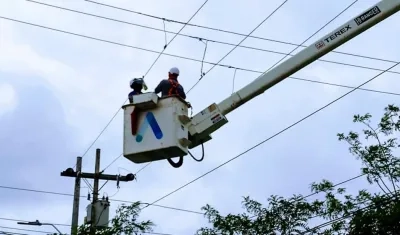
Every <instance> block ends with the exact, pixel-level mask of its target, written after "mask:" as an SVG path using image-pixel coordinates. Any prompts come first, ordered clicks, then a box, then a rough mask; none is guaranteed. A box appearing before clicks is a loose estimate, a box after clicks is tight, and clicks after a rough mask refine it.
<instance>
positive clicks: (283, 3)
mask: <svg viewBox="0 0 400 235" xmlns="http://www.w3.org/2000/svg"><path fill="white" fill-rule="evenodd" d="M287 1H288V0H285V1H283V2H282V3H281V4H280V5H279V6H278V7H277V8H275V10H273V11H272V12H271V13H270V14H269V15H268V16H267V17H266V18H265V19H264V20H262V21H261V22H260V23H259V24H258V25H257V26H256V27H255V28H254V29H253V30H251V32H250V33H248V34H247V35H246V36H245V37H244V38H243V39H242V40H241V41H240V42H239V43H238V44H237V45H235V46H234V47H233V48H232V49H231V50H230V51H229V52H228V53H226V54H225V55H224V56H223V57H222V58H221V59H220V60H219V61H218V62H217V63H216V64H214V65H213V66H212V67H211V68H210V69H209V70H207V72H205V73H204V74H202V76H201V77H200V78H199V80H198V81H197V82H196V83H195V84H194V85H193V86H192V87H191V88H190V89H189V90H188V92H187V93H188V94H189V92H190V91H191V90H192V89H193V88H194V87H196V85H197V84H199V83H200V81H201V80H202V79H203V78H204V76H206V75H207V74H208V73H209V72H210V71H211V70H213V69H214V68H215V67H216V66H217V64H219V63H221V62H222V61H223V60H224V59H225V58H226V57H227V56H228V55H230V54H231V53H232V52H233V51H234V50H235V49H236V48H237V47H238V46H239V45H240V44H242V42H244V41H245V40H246V39H247V38H248V37H249V36H250V35H251V34H252V33H254V31H256V30H257V29H258V28H259V27H260V26H261V25H263V24H264V22H265V21H267V20H268V19H269V18H271V16H273V15H274V14H275V13H276V12H277V11H279V9H281V8H282V7H283V5H285V3H286V2H287Z"/></svg>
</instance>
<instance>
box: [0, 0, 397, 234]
mask: <svg viewBox="0 0 400 235" xmlns="http://www.w3.org/2000/svg"><path fill="white" fill-rule="evenodd" d="M40 1H42V2H46V3H49V4H53V5H57V6H62V7H65V8H69V9H75V10H80V11H84V12H88V13H92V14H98V15H102V16H104V17H109V18H115V19H118V20H121V21H127V22H131V23H135V24H140V25H145V26H151V27H154V28H158V29H163V27H164V26H163V21H162V20H159V19H154V18H150V17H146V16H142V15H138V14H134V13H131V12H126V11H121V10H117V9H111V8H107V7H104V6H99V5H96V4H93V3H89V2H84V1H81V0H74V1H61V0H58V1H56V0H52V1H50V0H48V1H44V0H40ZM99 1H101V2H103V3H108V4H112V5H114V6H119V7H122V8H126V9H131V10H134V11H138V12H142V13H147V14H151V15H155V16H160V17H165V18H168V19H173V20H178V21H183V22H186V21H187V20H189V19H190V17H191V16H192V15H193V14H194V13H195V12H196V10H197V9H198V8H199V7H200V6H201V5H202V4H203V2H204V0H191V1H190V2H189V1H184V0H169V1H162V0H158V1H129V0H113V1H111V0H107V1H106V0H99ZM282 2H283V1H282V0H269V1H261V0H246V1H244V0H243V1H239V0H236V1H231V0H209V1H208V2H207V3H206V5H205V6H204V7H203V8H202V9H201V10H200V12H199V13H198V14H197V15H196V16H195V17H194V18H193V19H192V21H191V23H192V24H197V25H204V26H209V27H214V28H220V29H224V30H228V31H235V32H239V33H242V34H248V33H249V32H251V31H252V30H253V29H254V28H255V27H256V26H257V25H258V24H259V23H260V22H261V21H262V20H264V19H265V17H267V16H268V15H269V14H270V13H271V12H272V11H274V10H275V9H276V7H278V6H279V5H280V4H281V3H282ZM352 2H353V1H352V0H340V1H326V0H324V1H322V2H321V1H320V0H308V1H303V0H289V1H287V2H286V3H285V4H284V5H283V6H282V8H281V9H280V10H278V11H277V12H276V13H275V14H273V15H272V16H271V17H270V18H269V19H268V20H267V21H266V22H265V23H264V24H263V25H262V26H261V27H259V28H258V29H257V30H256V31H255V32H254V33H253V35H254V36H257V37H262V38H267V39H272V40H275V41H282V42H285V43H291V44H300V43H302V42H303V41H304V40H305V39H307V38H308V37H309V36H310V35H312V34H313V33H315V32H316V31H317V30H318V29H320V28H321V27H322V26H323V25H325V24H326V23H327V22H329V21H330V20H331V19H332V18H334V17H335V16H336V15H337V14H338V13H340V12H341V11H343V10H344V9H345V8H346V7H348V6H349V5H350V4H351V3H352ZM376 2H377V1H375V0H360V1H358V2H356V3H355V4H354V5H352V6H351V7H350V8H349V9H348V10H346V11H345V12H344V13H343V14H342V15H341V16H340V17H338V18H337V19H336V20H334V21H333V22H331V23H330V24H329V25H328V26H327V27H326V28H324V29H323V30H322V31H321V32H320V33H318V34H317V35H316V36H314V37H313V38H312V39H310V40H308V41H307V42H305V43H304V45H310V44H311V43H313V42H314V41H315V40H317V39H318V38H319V37H321V36H323V35H324V34H326V33H328V32H329V31H331V30H333V29H334V28H336V27H338V26H339V25H341V24H342V23H344V22H345V21H347V20H349V19H350V18H352V17H354V16H356V15H357V14H359V13H361V12H362V11H364V10H365V9H367V8H368V7H370V6H372V5H373V4H374V3H376ZM0 16H2V17H7V18H11V19H15V20H20V21H25V22H30V23H34V24H39V25H43V26H47V27H53V28H56V29H59V30H65V31H71V32H73V33H77V34H83V35H86V36H90V37H96V38H100V39H103V40H108V41H112V42H118V43H120V44H125V45H131V46H134V47H140V48H144V49H148V50H153V51H161V50H162V49H163V46H164V44H165V34H164V33H163V32H162V31H155V30H150V29H146V28H141V27H137V26H132V25H128V24H123V23H117V22H112V21H109V20H105V19H99V18H94V17H91V16H86V15H81V14H77V13H73V12H68V11H65V10H59V9H55V8H52V7H48V6H43V5H39V4H37V3H32V2H28V1H25V0H12V1H11V0H1V1H0ZM398 25H400V15H399V14H397V15H393V16H392V17H390V18H389V19H387V20H385V21H384V22H381V23H380V24H378V25H377V26H375V27H373V28H372V29H370V30H368V31H367V32H365V33H364V34H362V35H360V36H358V37H357V38H355V39H353V40H352V41H350V42H348V43H346V44H345V45H343V46H341V47H340V48H338V49H337V51H340V52H347V53H352V54H357V55H362V56H368V57H374V58H380V59H386V60H390V61H398V60H400V57H399V53H398V52H399V50H400V47H399V46H398V41H399V35H400V27H398ZM182 26H183V25H181V24H176V23H171V22H166V23H165V27H166V29H167V30H168V31H172V32H177V31H179V29H180V28H181V27H182ZM181 33H183V34H187V35H191V36H195V37H202V38H206V39H212V40H216V41H223V42H228V43H231V44H237V43H239V42H240V41H241V40H242V39H243V37H242V36H238V35H233V34H227V33H222V32H216V31H212V30H208V29H202V28H199V27H192V26H187V27H185V28H184V29H183V30H182V32H181ZM173 36H174V35H173V34H167V40H168V41H169V40H171V39H172V37H173ZM242 45H244V46H248V47H256V48H261V49H264V50H269V51H275V52H280V53H288V52H290V51H292V50H293V49H294V48H295V47H296V46H293V45H288V44H284V43H278V42H273V41H268V40H261V39H255V38H248V39H246V40H245V41H244V42H243V43H242ZM232 48H233V46H229V45H222V44H218V43H215V42H208V48H207V51H206V55H205V60H206V61H208V62H213V63H216V62H218V61H219V60H220V59H221V58H222V57H223V56H224V55H225V54H226V53H228V52H229V51H230V50H231V49H232ZM297 51H299V50H296V52H297ZM165 52H166V53H168V54H173V55H179V56H183V57H188V58H193V59H196V60H201V59H202V56H203V52H204V44H203V43H202V42H200V41H199V40H196V39H193V38H189V37H183V36H178V37H176V38H175V39H174V41H172V42H171V44H170V45H169V46H168V48H167V49H166V51H165ZM157 56H158V54H157V53H152V52H148V51H143V50H137V49H133V48H129V47H125V46H121V45H115V44H111V43H106V42H100V41H96V40H92V39H88V38H82V37H77V36H73V35H67V34H64V33H60V32H55V31H51V30H48V29H44V28H39V27H34V26H31V25H27V24H22V23H17V22H12V21H10V20H6V19H0V170H1V176H2V178H1V179H0V185H1V186H7V187H17V188H26V189H34V190H42V191H51V192H58V193H66V194H72V193H73V185H74V179H72V178H66V177H61V176H60V172H61V171H63V170H65V169H66V168H68V167H73V166H74V165H75V162H76V156H79V155H82V154H83V153H84V152H85V151H86V149H87V148H88V147H89V146H90V144H91V143H92V142H93V140H94V139H95V138H96V137H97V136H98V134H99V133H100V131H101V130H102V129H103V128H104V126H105V125H106V124H107V123H108V122H109V120H110V118H111V117H112V116H113V115H114V114H115V112H116V111H117V110H118V109H120V107H121V104H122V102H123V101H124V100H125V99H126V98H127V94H128V93H129V91H130V88H129V80H130V79H131V78H132V77H133V76H142V75H144V74H145V73H146V72H147V70H148V69H149V68H150V65H151V64H152V63H153V62H154V60H155V59H156V57H157ZM282 57H283V55H282V54H278V53H270V52H266V51H260V50H254V49H248V48H247V49H246V48H243V47H239V48H237V49H236V50H234V51H233V52H232V53H231V54H230V55H229V56H227V57H226V58H225V59H224V60H223V61H222V62H221V64H224V65H228V66H234V67H238V68H245V69H249V70H254V71H265V70H267V69H268V68H269V67H270V66H272V65H273V64H275V63H276V62H277V61H278V60H280V59H281V58H282ZM323 59H325V60H331V61H336V62H341V63H350V64H353V65H357V66H358V67H351V66H345V65H338V64H333V63H327V62H321V61H317V62H314V63H312V64H311V65H310V66H308V67H306V68H304V69H302V70H301V71H299V72H297V73H296V74H294V75H293V76H294V77H297V78H303V79H309V80H314V81H323V82H329V83H335V84H342V85H348V86H358V85H360V84H361V83H363V82H364V81H366V80H368V79H370V78H371V77H373V76H375V75H376V74H378V73H379V72H380V71H377V70H379V69H380V70H384V69H387V68H388V67H390V66H392V65H393V63H391V62H382V61H379V60H373V59H366V58H360V57H355V56H349V55H343V54H338V53H336V54H335V53H330V54H328V55H326V56H324V58H323ZM173 66H176V67H178V68H179V69H180V71H181V75H180V83H181V84H182V85H183V86H184V88H185V89H186V90H189V88H190V87H192V86H193V85H194V84H195V83H196V82H197V81H198V79H199V78H200V71H201V63H199V62H196V61H191V60H187V59H182V58H174V57H172V56H168V55H162V56H161V57H160V59H159V60H158V61H157V63H156V64H155V65H154V67H153V68H152V70H151V71H150V72H149V73H148V74H147V76H146V82H147V84H148V85H149V87H150V89H154V87H155V86H156V85H157V83H158V82H159V81H160V80H161V79H164V78H166V77H167V72H168V70H169V68H170V67H173ZM360 66H367V67H372V68H375V70H374V69H365V68H360ZM211 67H212V66H211V65H210V64H204V70H205V71H207V70H209V69H210V68H211ZM396 69H397V70H396ZM392 71H399V72H400V68H394V69H393V70H392ZM234 72H235V70H234V69H231V68H227V67H222V66H216V67H215V68H213V69H212V70H211V71H210V72H209V73H208V74H207V75H206V76H205V77H204V78H203V79H202V81H201V82H200V83H199V84H198V85H197V86H196V87H195V88H194V89H193V90H191V91H190V93H189V94H188V98H187V100H188V101H190V102H191V103H192V105H193V107H194V114H195V113H197V112H199V111H201V110H202V109H203V108H205V107H207V106H208V105H209V104H211V103H213V102H219V101H221V100H223V99H224V98H226V97H227V96H229V95H230V94H231V93H232V90H237V89H239V88H241V87H243V86H244V85H246V84H248V83H249V82H251V81H252V80H254V79H255V78H256V77H257V76H258V74H257V73H254V72H248V71H247V72H246V71H243V70H237V71H236V76H235V80H234V81H233V77H234ZM396 78H398V74H396V73H385V74H383V75H382V76H380V77H378V78H377V79H376V80H374V81H373V82H371V83H369V84H367V85H366V86H365V88H369V89H375V90H381V91H388V92H397V91H398V90H399V89H398V88H399V84H400V83H399V82H398V81H396V80H395V79H396ZM348 91H349V89H348V88H341V87H335V86H330V85H322V84H318V83H312V82H307V81H301V80H295V79H290V78H289V79H286V80H284V81H283V82H281V83H279V84H278V85H276V86H274V87H273V88H271V89H270V90H268V91H267V92H265V93H264V94H262V95H260V96H258V97H257V98H255V99H254V100H252V101H251V102H249V103H247V104H246V105H244V106H242V107H240V108H239V109H237V110H236V111H234V112H232V113H231V114H229V115H228V119H229V123H228V124H227V125H225V126H224V127H223V128H221V129H220V130H218V131H217V132H216V133H214V135H213V140H212V141H210V142H208V143H207V144H205V151H206V152H205V160H204V161H203V162H201V163H198V162H195V161H194V160H192V159H191V158H190V157H186V158H185V161H184V165H183V166H182V167H181V168H179V169H175V168H172V167H171V166H170V165H169V164H168V162H167V161H159V162H154V163H152V164H150V165H149V166H148V167H146V168H145V169H143V171H141V172H140V173H139V174H138V180H137V181H133V182H129V183H121V185H120V186H121V188H120V189H119V191H118V193H117V194H115V193H116V192H117V187H116V183H115V182H109V183H108V184H107V185H106V186H105V187H104V188H103V189H102V190H101V193H100V195H101V196H102V195H103V194H104V195H106V194H108V195H109V196H113V195H114V194H115V196H113V197H112V199H117V200H127V201H138V200H139V201H142V202H149V203H151V202H153V201H155V200H157V199H159V198H160V197H162V196H164V195H166V194H168V193H170V192H172V191H173V190H175V189H177V188H179V187H180V186H182V185H184V184H186V183H187V182H189V181H191V180H193V179H195V178H196V177H198V176H200V175H202V174H203V173H205V172H207V171H209V170H210V169H212V168H214V167H216V166H218V165H219V164H221V163H223V162H225V161H227V160H229V159H230V158H232V157H234V156H235V155H237V154H239V153H241V152H243V151H245V150H246V149H248V148H250V147H252V146H253V145H255V144H257V143H259V142H260V141H262V140H264V139H266V138H268V137H270V136H272V135H274V134H275V133H276V132H278V131H280V130H282V129H283V128H285V127H287V126H288V125H290V124H292V123H293V122H295V121H297V120H299V119H301V118H303V117H304V116H306V115H308V114H309V113H311V112H313V111H314V110H316V109H318V108H320V107H322V106H323V105H325V104H327V103H329V102H331V101H332V100H334V99H336V98H337V97H339V96H341V95H342V94H344V93H346V92H348ZM398 101H399V97H398V96H395V95H388V94H380V93H374V92H368V91H355V92H353V93H352V94H350V95H348V96H346V97H345V98H343V99H342V100H340V101H338V102H337V103H334V104H333V105H331V106H330V107H328V108H326V109H325V110H323V111H321V112H319V113H317V114H316V115H314V116H312V117H310V118H309V119H307V120H305V121H304V122H302V123H300V124H298V125H296V126H295V127H293V128H291V129H289V130H288V131H286V132H284V133H282V134H280V135H279V136H277V137H275V138H273V139H271V140H270V141H268V142H266V143H264V144H262V145H261V146H259V147H257V148H256V149H254V150H252V151H250V152H248V153H246V154H245V155H243V156H241V157H240V158H237V159H236V160H234V161H232V162H230V163H229V164H227V165H224V166H222V167H221V168H219V169H218V170H216V171H214V172H212V173H210V174H208V175H207V176H205V177H203V178H201V179H200V180H197V181H196V182H194V183H192V184H190V185H189V186H187V187H185V188H183V189H182V190H180V191H178V192H176V193H174V194H172V195H171V196H169V197H167V198H165V199H163V200H161V201H160V202H158V203H157V204H159V205H164V206H170V207H177V208H181V209H186V210H192V211H200V208H201V207H202V206H204V205H206V204H207V203H208V204H211V205H213V206H215V207H216V208H217V209H218V210H220V211H221V213H223V214H226V213H235V212H241V211H242V207H241V200H242V196H251V197H252V198H254V199H256V200H259V201H260V202H266V199H267V197H268V196H270V195H271V194H278V195H282V196H290V195H292V194H295V193H296V194H297V193H301V194H308V193H309V192H310V189H309V185H310V183H311V182H314V181H319V180H321V179H323V178H325V179H329V180H332V181H333V182H340V181H343V180H346V179H348V178H351V177H353V176H356V175H358V174H359V173H360V170H359V168H360V162H359V161H357V160H355V158H354V157H353V156H351V155H350V154H349V153H348V149H347V148H348V146H347V145H346V144H345V143H341V142H339V141H338V140H337V137H336V134H337V133H338V132H348V131H350V130H359V126H356V125H355V124H353V122H352V115H353V114H358V113H360V114H364V113H366V112H370V113H371V114H372V115H373V116H374V117H375V118H378V117H380V115H382V112H383V108H384V107H385V106H386V105H387V104H389V103H395V104H396V103H398ZM122 117H123V116H122V112H119V113H118V115H117V116H116V118H115V119H114V121H113V122H112V123H111V124H110V125H109V127H108V128H107V129H106V131H105V132H104V133H103V134H102V135H101V137H100V138H99V139H98V141H97V142H96V143H95V144H94V145H93V147H92V148H91V149H90V150H89V152H88V153H87V154H86V155H85V156H84V158H83V170H84V171H86V172H92V171H93V170H94V159H95V157H94V156H95V149H96V148H101V150H102V155H101V169H103V168H104V167H105V166H107V165H108V164H109V163H111V162H112V161H113V160H114V159H115V158H116V157H118V156H119V155H120V154H121V152H122V134H123V133H122V125H123V119H122ZM374 120H376V119H374ZM193 152H194V153H195V154H196V155H200V154H201V150H200V149H199V148H198V149H196V150H194V151H193ZM143 166H144V165H143V164H141V165H140V164H135V163H132V162H130V161H129V160H127V159H125V158H124V157H121V158H119V159H118V160H117V161H116V162H114V163H113V164H112V165H111V166H110V167H109V168H108V169H107V170H106V172H105V173H108V174H118V173H120V174H126V173H129V172H132V173H135V172H136V171H138V170H139V169H140V168H141V167H143ZM90 183H91V184H92V181H90ZM84 186H86V185H85V183H84V182H82V187H84ZM345 187H348V188H349V190H350V191H351V192H356V191H357V190H359V189H361V188H364V187H368V185H367V184H366V180H365V179H361V178H360V179H358V180H354V181H352V182H350V183H348V184H346V185H345ZM0 192H1V194H0V200H1V203H0V207H1V210H0V217H1V218H9V219H18V220H36V219H39V220H41V221H43V222H52V223H60V224H70V221H71V214H72V197H70V196H61V195H52V194H44V193H34V192H27V191H18V190H11V189H4V188H2V189H0ZM87 193H88V189H87V188H82V189H81V194H82V195H87ZM316 197H318V196H316ZM88 203H89V201H87V200H86V199H85V198H82V200H81V203H80V215H79V217H80V218H79V220H80V222H82V221H83V218H84V216H85V214H86V213H85V208H86V206H87V205H88ZM118 205H119V202H112V204H111V209H110V211H111V213H110V216H112V215H114V211H115V209H116V208H117V206H118ZM141 218H142V219H151V220H153V221H154V223H155V224H156V225H157V226H156V227H155V228H154V231H155V232H159V233H167V234H174V235H187V234H193V233H194V232H195V231H196V230H197V229H199V228H200V227H201V226H204V225H207V221H206V219H205V218H204V217H203V216H202V215H200V214H196V213H188V212H182V211H176V210H171V209H165V208H160V207H148V208H146V209H145V210H143V212H142V214H141ZM0 226H7V227H17V228H22V229H36V230H41V231H52V228H51V227H49V228H47V227H28V226H25V227H21V226H19V225H17V224H16V222H13V221H5V220H0ZM59 228H60V229H62V231H63V232H66V233H69V232H70V228H69V227H66V226H59ZM0 230H5V231H12V232H18V231H16V230H7V229H0ZM26 233H28V234H38V233H34V232H31V233H30V232H26Z"/></svg>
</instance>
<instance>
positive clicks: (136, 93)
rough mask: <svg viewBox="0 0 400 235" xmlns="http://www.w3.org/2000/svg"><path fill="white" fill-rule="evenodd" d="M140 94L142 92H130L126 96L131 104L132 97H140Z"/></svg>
mask: <svg viewBox="0 0 400 235" xmlns="http://www.w3.org/2000/svg"><path fill="white" fill-rule="evenodd" d="M140 94H142V92H137V91H131V92H130V93H129V94H128V99H129V102H130V103H131V104H132V103H133V96H134V95H140Z"/></svg>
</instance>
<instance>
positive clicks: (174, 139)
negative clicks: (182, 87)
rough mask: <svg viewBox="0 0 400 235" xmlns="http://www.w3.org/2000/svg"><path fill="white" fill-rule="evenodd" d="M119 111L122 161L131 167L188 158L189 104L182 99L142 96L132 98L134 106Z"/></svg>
mask: <svg viewBox="0 0 400 235" xmlns="http://www.w3.org/2000/svg"><path fill="white" fill-rule="evenodd" d="M122 108H123V110H124V143H123V155H124V157H125V158H127V159H129V160H130V161H132V162H134V163H145V162H152V161H158V160H163V159H169V162H170V163H171V160H170V159H171V158H176V157H181V158H180V159H181V160H182V157H183V156H185V155H187V154H188V146H189V145H190V141H189V140H188V135H189V132H188V124H189V123H190V118H189V117H188V104H187V103H186V102H185V101H184V100H183V99H181V98H179V97H177V96H170V97H165V98H164V97H163V98H159V97H158V96H157V95H156V94H155V93H144V94H140V95H135V96H133V103H132V104H127V105H124V106H122ZM181 160H180V161H181ZM171 164H172V165H173V162H172V163H171ZM180 165H181V164H180Z"/></svg>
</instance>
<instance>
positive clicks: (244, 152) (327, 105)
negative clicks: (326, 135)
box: [143, 62, 400, 209]
mask: <svg viewBox="0 0 400 235" xmlns="http://www.w3.org/2000/svg"><path fill="white" fill-rule="evenodd" d="M399 64H400V62H398V63H396V64H394V65H392V66H390V67H389V68H387V69H386V70H385V71H383V72H380V73H379V74H377V75H375V76H373V77H372V78H370V79H368V80H367V81H365V82H363V83H361V84H360V85H359V86H357V87H356V88H354V89H352V90H351V91H349V92H346V93H345V94H343V95H341V96H339V97H338V98H336V99H334V100H333V101H331V102H329V103H328V104H326V105H324V106H322V107H321V108H319V109H317V110H315V111H314V112H312V113H310V114H308V115H307V116H305V117H303V118H301V119H300V120H298V121H296V122H294V123H292V124H291V125H289V126H287V127H285V128H284V129H282V130H281V131H279V132H277V133H275V134H273V135H272V136H270V137H268V138H266V139H264V140H263V141H261V142H259V143H257V144H256V145H253V146H252V147H250V148H248V149H247V150H245V151H243V152H242V153H240V154H238V155H236V156H235V157H233V158H231V159H229V160H228V161H225V162H224V163H222V164H220V165H218V166H217V167H215V168H213V169H211V170H209V171H207V172H206V173H204V174H202V175H200V176H199V177H197V178H195V179H193V180H191V181H190V182H188V183H186V184H184V185H182V186H181V187H179V188H177V189H175V190H174V191H172V192H170V193H168V194H166V195H164V196H162V197H161V198H159V199H157V200H155V201H154V202H153V203H157V202H159V201H161V200H163V199H165V198H167V197H168V196H170V195H172V194H174V193H176V192H178V191H180V190H181V189H183V188H185V187H187V186H188V185H190V184H192V183H194V182H196V181H197V180H199V179H201V178H203V177H204V176H206V175H208V174H210V173H212V172H213V171H215V170H217V169H219V168H221V167H222V166H224V165H226V164H228V163H229V162H231V161H233V160H235V159H237V158H239V157H241V156H242V155H244V154H246V153H248V152H250V151H251V150H253V149H255V148H257V147H259V146H260V145H262V144H264V143H266V142H267V141H269V140H271V139H273V138H275V137H276V136H278V135H280V134H282V133H284V132H285V131H287V130H289V129H291V128H292V127H294V126H296V125H297V124H299V123H301V122H303V121H304V120H306V119H308V118H310V117H311V116H313V115H315V114H317V113H319V112H320V111H321V110H324V109H325V108H327V107H329V106H330V105H332V104H334V103H336V102H337V101H339V100H341V99H342V98H344V97H346V96H347V95H349V94H351V93H352V92H354V91H355V90H357V89H358V88H360V87H361V86H364V85H365V84H367V83H369V82H371V81H373V80H374V79H376V78H377V77H379V76H380V75H382V74H384V73H385V72H386V71H388V70H389V69H392V68H394V67H396V66H397V65H399ZM150 205H151V204H150ZM148 206H149V205H148ZM148 206H146V207H148ZM146 207H144V208H146ZM144 208H143V209H144Z"/></svg>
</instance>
